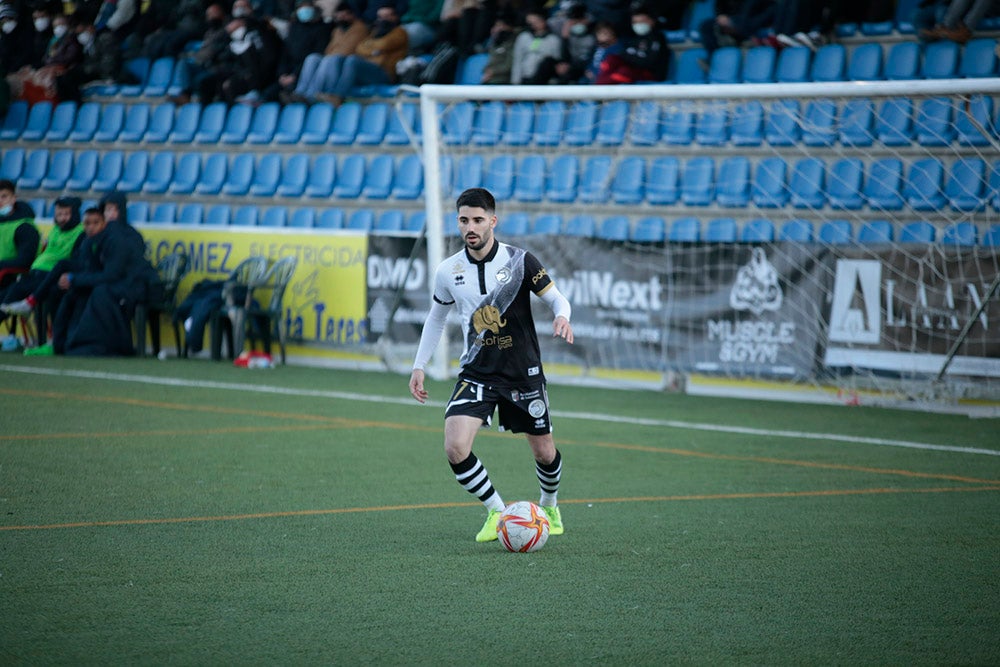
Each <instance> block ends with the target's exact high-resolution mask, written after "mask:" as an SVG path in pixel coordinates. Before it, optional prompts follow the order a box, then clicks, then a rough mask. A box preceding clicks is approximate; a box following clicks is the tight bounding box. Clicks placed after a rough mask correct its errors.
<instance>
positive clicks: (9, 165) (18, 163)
mask: <svg viewBox="0 0 1000 667" xmlns="http://www.w3.org/2000/svg"><path fill="white" fill-rule="evenodd" d="M24 156H25V150H24V149H23V148H17V147H14V148H8V149H7V150H5V151H4V152H3V160H2V161H0V178H2V179H4V180H8V181H14V182H15V183H16V182H17V179H18V178H19V177H20V176H21V172H22V171H23V170H24Z"/></svg>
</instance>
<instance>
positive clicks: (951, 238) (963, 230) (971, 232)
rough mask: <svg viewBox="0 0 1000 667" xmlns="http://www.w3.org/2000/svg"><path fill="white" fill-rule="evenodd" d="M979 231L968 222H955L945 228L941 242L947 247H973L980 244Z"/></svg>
mask: <svg viewBox="0 0 1000 667" xmlns="http://www.w3.org/2000/svg"><path fill="white" fill-rule="evenodd" d="M978 236H979V230H977V229H976V226H975V225H974V224H973V223H971V222H968V221H961V222H954V223H952V224H950V225H948V226H947V227H945V228H944V234H943V235H942V236H941V242H942V243H944V244H945V245H959V246H973V245H976V243H977V242H978V238H977V237H978Z"/></svg>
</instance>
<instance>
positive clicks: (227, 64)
mask: <svg viewBox="0 0 1000 667" xmlns="http://www.w3.org/2000/svg"><path fill="white" fill-rule="evenodd" d="M227 30H228V32H229V49H228V51H226V52H224V53H223V54H222V55H221V56H220V57H219V62H218V64H217V65H216V67H215V69H214V70H213V72H212V73H211V74H210V75H209V76H207V77H206V78H204V79H203V80H202V81H201V83H200V85H199V86H198V95H199V99H200V101H201V103H202V104H209V103H211V102H213V101H214V100H215V99H216V98H219V97H221V98H222V99H223V100H224V101H225V102H226V103H227V104H233V103H235V102H238V101H246V100H247V99H249V98H244V96H246V95H248V94H250V93H251V92H252V93H253V97H257V98H259V94H260V91H262V90H263V89H264V88H266V87H267V85H268V84H270V83H271V82H273V81H274V80H275V68H276V67H277V53H278V52H279V49H280V44H279V43H276V42H277V41H278V38H277V35H276V34H275V33H274V31H273V30H270V29H268V28H267V27H265V26H263V25H261V27H260V29H258V28H257V27H255V25H253V24H251V22H250V21H249V20H248V19H245V18H238V19H233V20H232V21H231V22H230V23H229V25H228V26H227Z"/></svg>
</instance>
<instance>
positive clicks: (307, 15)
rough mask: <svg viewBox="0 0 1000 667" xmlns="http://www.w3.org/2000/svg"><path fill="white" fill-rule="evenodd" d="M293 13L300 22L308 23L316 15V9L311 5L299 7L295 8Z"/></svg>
mask: <svg viewBox="0 0 1000 667" xmlns="http://www.w3.org/2000/svg"><path fill="white" fill-rule="evenodd" d="M295 15H296V16H297V17H298V18H299V22H300V23H309V22H310V21H312V20H313V19H314V18H315V17H316V10H315V9H313V8H312V7H299V8H298V9H296V10H295Z"/></svg>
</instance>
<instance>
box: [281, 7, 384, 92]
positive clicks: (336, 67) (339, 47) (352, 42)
mask: <svg viewBox="0 0 1000 667" xmlns="http://www.w3.org/2000/svg"><path fill="white" fill-rule="evenodd" d="M334 18H335V20H334V27H333V32H332V33H330V42H329V43H328V44H327V45H326V50H324V51H323V53H322V54H319V53H312V54H309V55H307V56H306V57H305V60H304V61H303V62H302V68H301V70H300V72H299V76H298V81H296V83H295V90H294V91H293V92H291V93H284V94H283V96H282V97H281V101H282V102H284V103H286V104H287V103H289V102H305V103H310V102H314V101H315V100H316V96H317V95H318V94H319V93H321V92H323V91H324V90H326V89H327V88H329V87H332V86H333V82H335V81H336V80H337V78H338V77H339V76H340V70H341V68H342V67H343V65H344V60H346V59H347V57H348V56H350V55H353V54H354V52H355V51H356V50H357V48H358V44H360V43H361V42H362V41H363V40H364V39H365V38H366V37H367V36H368V32H369V31H368V26H366V25H365V23H364V21H362V20H361V19H360V18H358V15H357V14H356V13H355V11H354V7H353V6H352V5H351V4H350V3H349V2H346V0H344V1H342V2H341V3H340V4H339V5H338V6H337V12H336V14H335V15H334Z"/></svg>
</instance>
